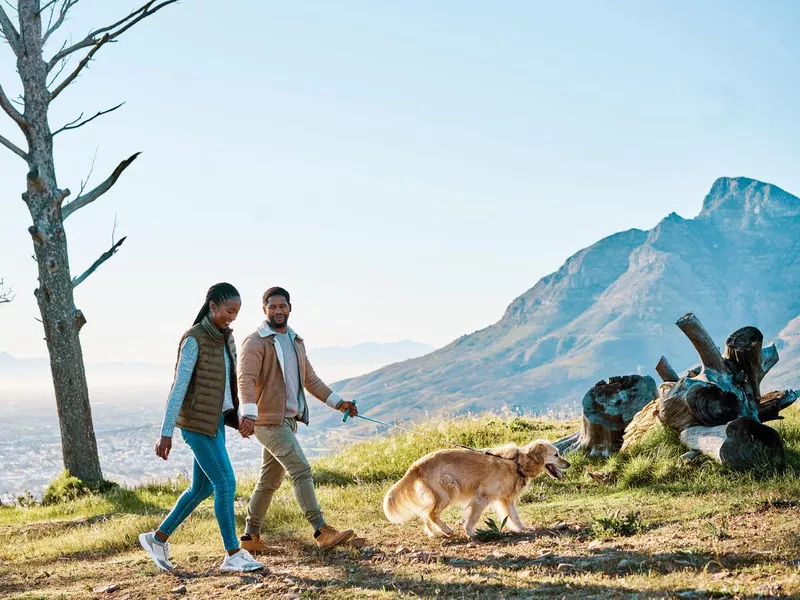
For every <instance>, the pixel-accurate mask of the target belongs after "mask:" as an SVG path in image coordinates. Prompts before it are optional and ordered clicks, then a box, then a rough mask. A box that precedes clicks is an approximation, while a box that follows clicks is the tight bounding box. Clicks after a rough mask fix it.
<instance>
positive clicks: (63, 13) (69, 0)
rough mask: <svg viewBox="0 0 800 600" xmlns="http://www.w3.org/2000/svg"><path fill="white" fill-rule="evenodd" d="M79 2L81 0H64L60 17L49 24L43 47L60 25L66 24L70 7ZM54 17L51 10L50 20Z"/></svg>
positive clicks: (53, 2)
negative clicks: (65, 20)
mask: <svg viewBox="0 0 800 600" xmlns="http://www.w3.org/2000/svg"><path fill="white" fill-rule="evenodd" d="M56 1H57V0H53V1H52V2H50V3H49V4H55V3H56ZM78 2H79V0H64V4H62V5H61V10H60V11H59V14H58V19H56V22H55V23H53V24H52V25H50V23H49V22H48V24H47V31H46V32H45V34H44V36H43V37H42V47H44V45H45V44H46V43H47V40H48V39H49V38H50V36H51V35H53V33H55V31H56V30H57V29H58V28H59V27H61V25H63V24H64V19H65V18H66V17H67V12H69V9H70V8H72V7H73V6H75V5H76V4H77V3H78ZM42 10H44V7H43V8H42ZM53 11H55V8H54V9H53ZM52 19H53V13H52V12H51V13H50V20H51V21H52ZM62 49H63V48H62Z"/></svg>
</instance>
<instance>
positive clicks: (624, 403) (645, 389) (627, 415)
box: [555, 375, 658, 456]
mask: <svg viewBox="0 0 800 600" xmlns="http://www.w3.org/2000/svg"><path fill="white" fill-rule="evenodd" d="M657 396H658V394H657V392H656V382H655V381H654V380H653V378H652V377H649V376H646V375H645V376H642V375H626V376H623V377H610V378H609V379H608V380H607V381H600V382H598V383H596V384H595V385H594V387H592V389H590V390H589V391H588V392H587V393H586V395H585V396H584V397H583V421H582V425H581V430H580V431H579V432H577V433H574V434H572V435H570V436H567V437H565V438H563V439H561V440H558V441H557V442H556V443H555V445H556V447H557V448H558V449H559V450H560V451H561V452H567V451H569V450H577V449H582V450H586V451H587V452H588V453H589V455H590V456H609V455H610V454H613V453H614V452H617V451H619V449H620V446H622V436H623V434H624V432H625V427H626V426H627V425H628V423H630V421H631V419H632V418H633V416H634V415H635V414H636V413H638V412H639V411H640V410H641V409H642V407H643V406H645V405H646V404H647V403H648V402H651V401H652V400H653V399H654V398H656V397H657Z"/></svg>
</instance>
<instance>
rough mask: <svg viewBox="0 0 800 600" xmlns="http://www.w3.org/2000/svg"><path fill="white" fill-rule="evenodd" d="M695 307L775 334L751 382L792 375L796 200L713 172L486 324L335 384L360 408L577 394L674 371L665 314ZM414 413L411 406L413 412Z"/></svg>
mask: <svg viewBox="0 0 800 600" xmlns="http://www.w3.org/2000/svg"><path fill="white" fill-rule="evenodd" d="M686 312H694V313H695V314H697V315H698V316H699V317H700V319H701V320H702V321H703V323H704V324H705V325H706V327H707V328H708V330H709V332H710V333H711V334H712V335H713V336H714V338H715V339H716V340H718V343H720V344H722V343H723V342H724V340H725V338H726V337H727V335H728V334H729V333H730V332H732V331H733V330H735V329H737V328H739V327H742V326H744V325H756V326H757V327H759V328H760V329H761V330H762V332H763V333H764V336H765V339H766V341H770V340H775V341H776V343H777V344H778V345H779V348H780V352H781V362H779V363H778V366H777V367H776V368H775V369H773V372H772V373H771V374H770V376H769V378H768V379H767V380H766V381H765V383H764V389H771V388H780V387H798V386H800V376H799V375H798V370H797V366H798V362H797V361H798V360H800V358H799V357H800V352H798V351H800V345H799V344H798V332H799V331H800V329H798V328H799V327H800V324H798V316H799V315H800V199H798V198H797V197H795V196H793V195H791V194H789V193H787V192H785V191H783V190H781V189H780V188H778V187H776V186H774V185H770V184H767V183H762V182H759V181H755V180H752V179H746V178H741V177H740V178H721V179H719V180H717V181H716V182H715V183H714V185H713V186H712V188H711V190H710V192H709V193H708V195H707V196H706V198H705V200H704V201H703V204H702V210H701V211H700V213H699V215H698V216H697V217H695V218H693V219H684V218H682V217H680V216H678V215H677V214H674V213H673V214H670V215H669V216H667V217H666V218H664V219H663V220H662V221H661V222H660V223H659V224H658V225H657V226H656V227H654V228H653V229H651V230H649V231H641V230H637V229H632V230H630V231H625V232H621V233H617V234H615V235H612V236H609V237H607V238H605V239H603V240H601V241H599V242H597V243H596V244H594V245H593V246H590V247H589V248H586V249H584V250H581V251H580V252H578V253H577V254H575V255H574V256H572V257H570V258H569V259H567V261H566V262H565V263H564V265H563V266H562V267H561V268H560V269H559V270H558V271H556V272H555V273H551V274H550V275H547V276H546V277H543V278H542V279H541V280H540V281H539V282H537V283H536V285H534V286H533V288H531V289H530V290H528V291H527V292H525V293H524V294H522V295H521V296H520V297H518V298H516V299H515V300H514V301H513V302H511V304H510V305H509V306H508V308H507V310H506V312H505V314H504V315H503V316H502V318H501V319H500V320H499V321H498V322H497V323H495V324H494V325H492V326H490V327H487V328H486V329H483V330H481V331H477V332H475V333H473V334H471V335H465V336H463V337H461V338H459V339H458V340H456V341H454V342H452V343H451V344H449V345H448V346H446V347H444V348H442V349H440V350H437V351H436V352H433V353H431V354H428V355H426V356H423V357H421V358H416V359H413V360H409V361H406V362H403V363H399V364H394V365H390V366H388V367H385V368H383V369H380V370H378V371H375V372H373V373H370V374H368V375H364V376H362V377H358V378H354V379H350V380H347V381H344V382H342V383H341V384H340V385H339V386H337V387H338V388H339V389H340V390H341V391H342V393H343V394H344V395H346V396H355V397H358V398H359V399H360V400H361V404H362V407H363V409H364V410H366V411H367V414H369V415H370V416H373V417H378V418H395V417H401V416H407V415H409V414H417V415H425V414H431V413H436V412H437V411H445V412H448V413H460V412H465V411H475V410H485V409H492V408H499V407H501V406H504V405H508V406H511V407H516V408H521V409H523V410H532V411H539V412H541V411H544V410H546V409H548V408H553V407H562V406H564V405H570V404H573V405H574V404H576V403H577V402H578V401H579V400H580V399H581V397H582V396H583V394H584V393H585V392H586V390H587V389H588V388H589V387H591V385H592V384H593V383H595V382H596V381H598V380H600V379H604V378H606V377H608V376H611V375H622V374H631V373H644V374H654V372H653V367H654V366H655V364H656V362H657V361H658V358H659V357H660V356H661V355H662V354H665V355H666V356H667V357H668V358H669V360H670V362H671V363H672V364H673V365H674V366H675V367H676V368H678V369H686V368H688V367H690V366H692V364H693V363H694V361H696V355H695V353H694V351H693V349H692V347H691V345H690V344H689V342H688V341H687V340H686V338H685V337H684V336H683V335H682V334H681V333H680V331H679V330H678V329H677V328H676V327H675V325H674V323H675V321H676V320H677V319H678V318H679V317H681V316H682V315H683V314H685V313H686ZM420 418H422V417H420Z"/></svg>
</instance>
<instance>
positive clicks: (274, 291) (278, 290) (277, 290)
mask: <svg viewBox="0 0 800 600" xmlns="http://www.w3.org/2000/svg"><path fill="white" fill-rule="evenodd" d="M273 296H283V297H284V298H286V303H287V304H291V303H292V301H291V299H290V298H289V292H287V291H286V290H285V289H283V288H282V287H277V286H276V287H271V288H269V289H268V290H267V291H266V292H264V296H262V298H261V301H262V302H263V303H264V306H266V305H267V302H269V299H270V298H272V297H273Z"/></svg>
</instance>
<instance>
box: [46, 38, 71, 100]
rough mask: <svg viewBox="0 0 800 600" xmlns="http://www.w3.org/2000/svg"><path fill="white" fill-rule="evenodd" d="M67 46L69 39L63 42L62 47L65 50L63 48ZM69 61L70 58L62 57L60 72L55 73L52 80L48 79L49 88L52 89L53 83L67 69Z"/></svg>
mask: <svg viewBox="0 0 800 600" xmlns="http://www.w3.org/2000/svg"><path fill="white" fill-rule="evenodd" d="M66 47H67V41H66V40H64V43H63V44H61V49H62V50H63V49H64V48H66ZM67 63H69V60H68V59H67V58H62V59H61V66H60V67H59V69H58V73H56V74H55V75H53V78H52V79H51V80H50V81H48V82H47V88H48V89H50V86H52V85H53V84H54V83H55V82H56V80H57V79H58V78H59V77H61V74H62V73H63V72H64V69H66V68H67Z"/></svg>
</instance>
